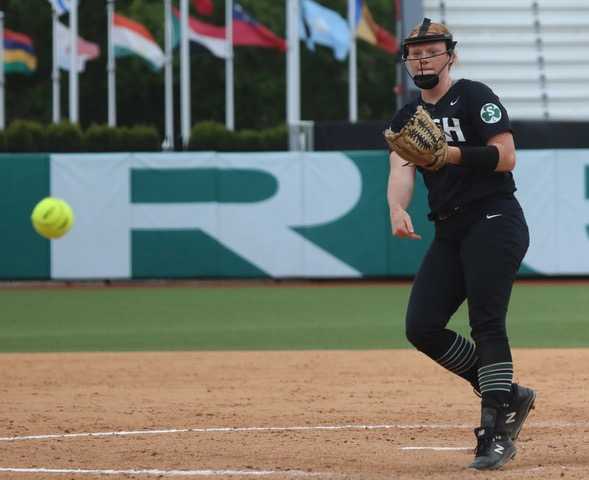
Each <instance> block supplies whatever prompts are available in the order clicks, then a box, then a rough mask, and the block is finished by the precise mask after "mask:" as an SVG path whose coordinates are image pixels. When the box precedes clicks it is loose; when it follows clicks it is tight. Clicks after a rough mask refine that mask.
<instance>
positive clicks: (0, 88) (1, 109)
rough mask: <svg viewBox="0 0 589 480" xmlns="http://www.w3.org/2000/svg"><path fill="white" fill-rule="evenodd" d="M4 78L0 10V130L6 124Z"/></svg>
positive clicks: (0, 11) (2, 17)
mask: <svg viewBox="0 0 589 480" xmlns="http://www.w3.org/2000/svg"><path fill="white" fill-rule="evenodd" d="M4 80H5V77H4V12H3V11H2V10H0V130H4V127H5V126H6V112H5V95H4Z"/></svg>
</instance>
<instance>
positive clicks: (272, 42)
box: [233, 3, 286, 52]
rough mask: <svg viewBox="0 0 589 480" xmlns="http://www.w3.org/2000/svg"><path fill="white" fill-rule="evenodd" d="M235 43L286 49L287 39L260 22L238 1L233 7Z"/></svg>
mask: <svg viewBox="0 0 589 480" xmlns="http://www.w3.org/2000/svg"><path fill="white" fill-rule="evenodd" d="M233 45H250V46H254V47H267V48H276V49H278V50H281V51H283V52H285V51H286V41H285V40H284V39H283V38H280V37H279V36H277V35H275V34H274V33H273V32H272V31H271V30H270V29H268V28H266V27H265V26H264V25H262V24H261V23H259V22H258V21H257V20H256V19H255V18H253V17H252V16H251V15H249V14H248V13H247V12H246V11H245V10H244V9H243V7H242V6H241V5H239V4H238V3H236V4H235V5H234V7H233Z"/></svg>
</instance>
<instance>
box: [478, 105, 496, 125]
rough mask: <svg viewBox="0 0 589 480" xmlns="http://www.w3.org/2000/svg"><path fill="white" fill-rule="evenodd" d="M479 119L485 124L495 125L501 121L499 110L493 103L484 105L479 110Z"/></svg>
mask: <svg viewBox="0 0 589 480" xmlns="http://www.w3.org/2000/svg"><path fill="white" fill-rule="evenodd" d="M481 119H482V120H483V122H485V123H497V122H498V121H499V120H501V109H500V108H499V107H498V106H497V105H495V104H494V103H485V104H484V105H483V108H481Z"/></svg>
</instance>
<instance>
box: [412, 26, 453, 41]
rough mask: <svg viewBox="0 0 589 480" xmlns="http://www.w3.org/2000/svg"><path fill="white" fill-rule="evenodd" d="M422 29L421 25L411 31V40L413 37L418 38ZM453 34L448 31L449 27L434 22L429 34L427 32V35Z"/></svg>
mask: <svg viewBox="0 0 589 480" xmlns="http://www.w3.org/2000/svg"><path fill="white" fill-rule="evenodd" d="M420 29H421V23H420V24H418V25H416V26H415V28H414V29H413V30H411V33H410V34H409V38H411V37H417V35H418V34H419V30H420ZM446 33H448V34H451V33H452V32H450V30H448V27H446V25H444V24H443V23H437V22H432V23H430V25H429V28H428V29H427V32H425V34H426V35H428V34H429V35H443V34H446Z"/></svg>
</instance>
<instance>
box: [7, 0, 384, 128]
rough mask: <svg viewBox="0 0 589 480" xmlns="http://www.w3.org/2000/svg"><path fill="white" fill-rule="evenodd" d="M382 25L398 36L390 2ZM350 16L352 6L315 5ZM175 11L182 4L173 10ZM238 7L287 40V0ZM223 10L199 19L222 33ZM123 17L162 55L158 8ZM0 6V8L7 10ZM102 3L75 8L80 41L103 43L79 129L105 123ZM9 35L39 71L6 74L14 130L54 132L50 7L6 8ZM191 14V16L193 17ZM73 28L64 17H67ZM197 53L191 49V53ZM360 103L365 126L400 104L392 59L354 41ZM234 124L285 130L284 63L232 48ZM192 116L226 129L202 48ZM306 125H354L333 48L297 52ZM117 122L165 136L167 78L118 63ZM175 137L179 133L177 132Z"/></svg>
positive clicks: (343, 70) (119, 1) (194, 56)
mask: <svg viewBox="0 0 589 480" xmlns="http://www.w3.org/2000/svg"><path fill="white" fill-rule="evenodd" d="M366 1H367V4H368V6H369V7H370V10H371V11H372V13H373V16H374V18H375V19H376V21H377V22H378V23H379V24H381V25H382V26H383V27H385V28H387V29H388V30H389V31H393V29H394V24H395V22H394V18H393V13H394V12H393V4H394V1H391V0H366ZM319 2H320V3H321V4H323V5H325V6H326V7H328V8H332V9H334V10H337V11H338V12H339V13H340V14H341V15H342V16H344V17H346V16H347V0H319ZM174 3H176V5H177V1H175V2H174ZM240 3H241V4H242V6H243V7H244V8H245V9H246V10H247V11H249V12H250V13H251V14H252V15H253V16H255V17H256V18H257V20H258V21H260V22H261V23H262V24H264V25H266V26H267V27H269V28H270V29H271V30H272V31H273V32H275V33H276V34H277V35H280V36H281V37H283V38H284V37H285V31H286V27H285V0H241V2H240ZM224 4H225V2H223V1H221V0H215V12H214V14H213V15H212V16H211V17H209V18H201V20H203V21H206V22H209V23H215V24H217V25H223V23H224ZM115 5H116V10H117V12H119V13H121V14H123V15H127V16H129V17H130V18H133V19H134V20H137V21H139V22H141V23H143V24H144V25H145V26H146V27H147V28H148V29H149V30H150V31H151V32H152V33H153V35H154V36H155V38H156V40H157V41H158V43H159V44H160V45H162V46H163V43H164V42H163V38H164V24H163V16H164V12H163V1H162V0H116V4H115ZM1 6H2V5H0V7H1ZM105 6H106V2H105V0H79V34H80V35H81V36H82V37H83V38H85V39H87V40H89V41H92V42H95V43H98V44H99V46H100V48H101V56H100V57H99V59H97V60H95V61H91V62H88V63H87V65H86V71H85V72H84V73H82V74H81V75H80V77H79V91H80V123H81V125H82V126H83V127H88V126H89V125H91V124H94V123H97V124H100V123H106V119H107V95H108V92H107V73H106V60H107V58H106V51H107V31H106V8H105ZM3 8H4V12H5V22H4V24H5V28H9V29H11V30H14V31H18V32H22V33H25V34H27V35H29V36H31V37H32V39H33V42H34V45H35V50H36V54H37V58H38V70H37V72H36V73H34V74H33V75H31V76H23V75H7V77H6V112H7V120H8V122H10V121H14V120H16V119H25V120H36V121H40V122H43V123H49V122H50V121H51V118H52V114H51V111H52V84H51V62H52V60H51V59H52V53H51V46H52V36H51V10H50V6H49V2H47V1H45V0H9V1H4V2H3ZM192 15H195V13H194V12H192ZM62 21H63V22H64V23H66V24H67V23H68V21H69V20H68V16H67V15H66V16H64V17H63V18H62ZM193 45H194V44H193ZM357 45H358V92H359V93H358V97H359V116H360V120H377V119H378V120H380V119H386V118H388V117H389V116H390V114H391V112H392V110H393V105H394V93H393V87H394V84H395V58H394V57H392V56H391V55H390V54H387V53H386V52H384V51H382V50H380V49H377V48H375V47H373V46H372V45H369V44H367V43H364V42H363V41H361V40H358V42H357ZM234 68H235V115H236V126H237V128H240V129H241V128H267V127H272V126H274V125H279V124H281V123H284V122H285V117H286V55H284V54H282V53H280V52H278V51H276V50H270V49H264V48H254V47H237V48H235V67H234ZM179 71H180V69H179V51H178V50H176V51H175V54H174V99H175V100H174V103H175V112H176V119H175V124H176V126H178V125H179V103H180V98H179V97H180V89H179V84H180V83H179ZM191 90H192V93H191V112H192V120H193V122H194V123H197V122H201V121H217V122H221V123H223V122H224V118H225V62H224V61H223V60H221V59H219V58H216V57H214V56H213V55H211V54H210V53H209V52H208V51H205V50H204V49H200V48H195V47H194V46H193V47H191ZM301 96H302V102H301V116H302V118H303V119H305V120H315V121H328V120H329V121H338V120H339V121H345V120H347V118H348V62H347V61H344V62H339V61H337V60H335V59H334V57H333V55H332V52H331V50H330V49H328V48H325V47H322V46H317V47H316V50H315V52H310V51H308V50H307V48H306V47H305V45H304V43H301ZM67 109H68V74H67V72H61V112H62V117H64V118H67V115H68V110H67ZM117 116H118V123H119V124H120V125H128V126H131V125H136V124H142V125H145V124H149V125H153V126H155V127H157V129H158V130H159V131H160V132H163V131H164V73H163V70H161V71H159V72H153V71H152V70H151V69H150V67H149V65H147V64H146V63H145V62H143V61H142V60H141V59H140V58H138V57H127V58H121V59H118V60H117ZM177 129H178V128H177Z"/></svg>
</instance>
